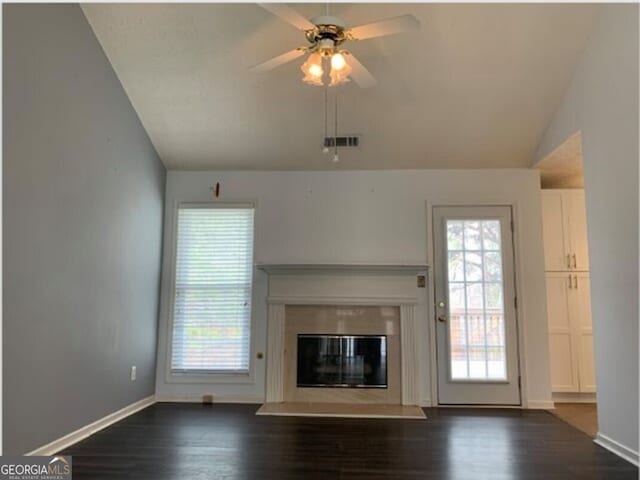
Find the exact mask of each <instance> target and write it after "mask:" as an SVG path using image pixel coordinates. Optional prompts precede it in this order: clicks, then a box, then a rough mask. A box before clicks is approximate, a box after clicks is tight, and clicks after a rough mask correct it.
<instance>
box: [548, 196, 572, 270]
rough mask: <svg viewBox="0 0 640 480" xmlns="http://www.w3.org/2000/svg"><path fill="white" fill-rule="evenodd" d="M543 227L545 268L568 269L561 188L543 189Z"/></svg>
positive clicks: (567, 245) (567, 244)
mask: <svg viewBox="0 0 640 480" xmlns="http://www.w3.org/2000/svg"><path fill="white" fill-rule="evenodd" d="M542 229H543V235H544V266H545V270H547V271H552V272H553V271H556V272H557V271H562V270H568V268H569V265H568V262H567V254H568V250H569V248H568V247H569V243H568V239H566V238H565V229H566V227H565V216H564V214H563V198H562V192H561V191H560V190H542Z"/></svg>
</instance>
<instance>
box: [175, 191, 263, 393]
mask: <svg viewBox="0 0 640 480" xmlns="http://www.w3.org/2000/svg"><path fill="white" fill-rule="evenodd" d="M185 207H187V208H252V209H253V218H254V222H253V247H252V248H253V274H252V276H251V314H250V321H249V371H248V372H238V371H235V372H234V371H231V372H220V371H210V372H189V371H185V372H176V371H173V370H172V368H171V359H172V356H173V320H174V309H175V296H176V260H177V251H178V211H179V210H180V209H181V208H185ZM257 211H258V203H257V201H255V200H237V201H214V202H179V201H175V202H174V204H173V212H172V220H171V221H172V225H171V255H170V258H169V262H170V263H169V268H170V275H169V277H170V278H169V282H170V284H169V299H168V300H169V303H168V305H169V308H168V309H167V310H168V317H169V318H168V321H167V332H166V333H167V341H166V355H165V378H164V380H165V382H166V383H173V384H199V383H216V384H251V383H255V366H256V365H255V342H256V322H255V277H256V276H255V273H256V271H255V270H256V267H255V265H256V260H255V253H256V230H257V229H256V221H255V218H256V214H257Z"/></svg>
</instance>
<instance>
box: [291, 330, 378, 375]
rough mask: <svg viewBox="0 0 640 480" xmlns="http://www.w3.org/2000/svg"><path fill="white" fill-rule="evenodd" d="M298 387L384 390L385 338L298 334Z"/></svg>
mask: <svg viewBox="0 0 640 480" xmlns="http://www.w3.org/2000/svg"><path fill="white" fill-rule="evenodd" d="M297 380H298V382H297V383H298V387H352V388H386V387H387V337H386V336H385V335H307V334H305V335H298V372H297Z"/></svg>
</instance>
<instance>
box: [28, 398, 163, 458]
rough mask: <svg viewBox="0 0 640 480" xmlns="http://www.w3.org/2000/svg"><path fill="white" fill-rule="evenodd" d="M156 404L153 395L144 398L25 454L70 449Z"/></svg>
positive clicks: (51, 453)
mask: <svg viewBox="0 0 640 480" xmlns="http://www.w3.org/2000/svg"><path fill="white" fill-rule="evenodd" d="M155 402H156V400H155V395H151V396H149V397H146V398H143V399H142V400H138V401H137V402H135V403H132V404H131V405H127V406H126V407H124V408H121V409H120V410H118V411H116V412H113V413H110V414H109V415H107V416H106V417H102V418H101V419H99V420H96V421H95V422H93V423H90V424H89V425H85V426H84V427H81V428H79V429H78V430H75V431H74V432H71V433H69V434H67V435H65V436H64V437H60V438H58V439H57V440H54V441H53V442H49V443H47V444H46V445H43V446H42V447H39V448H36V449H35V450H32V451H30V452H29V453H25V455H29V456H31V455H54V454H56V453H58V452H59V451H61V450H64V449H65V448H68V447H70V446H71V445H73V444H74V443H78V442H79V441H80V440H84V439H85V438H87V437H90V436H91V435H93V434H94V433H96V432H99V431H100V430H102V429H103V428H106V427H108V426H109V425H113V424H114V423H116V422H118V421H120V420H122V419H123V418H126V417H128V416H129V415H133V414H134V413H136V412H138V411H140V410H142V409H143V408H147V407H148V406H150V405H153V404H154V403H155Z"/></svg>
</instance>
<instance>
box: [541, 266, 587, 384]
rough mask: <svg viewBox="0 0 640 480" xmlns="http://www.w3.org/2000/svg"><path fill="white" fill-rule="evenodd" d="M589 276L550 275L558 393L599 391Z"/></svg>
mask: <svg viewBox="0 0 640 480" xmlns="http://www.w3.org/2000/svg"><path fill="white" fill-rule="evenodd" d="M589 294H590V292H589V274H588V273H586V272H576V273H560V272H551V273H547V313H548V316H549V356H550V363H551V389H552V391H554V392H595V391H596V385H595V373H594V365H593V333H592V330H591V302H590V298H589Z"/></svg>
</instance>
